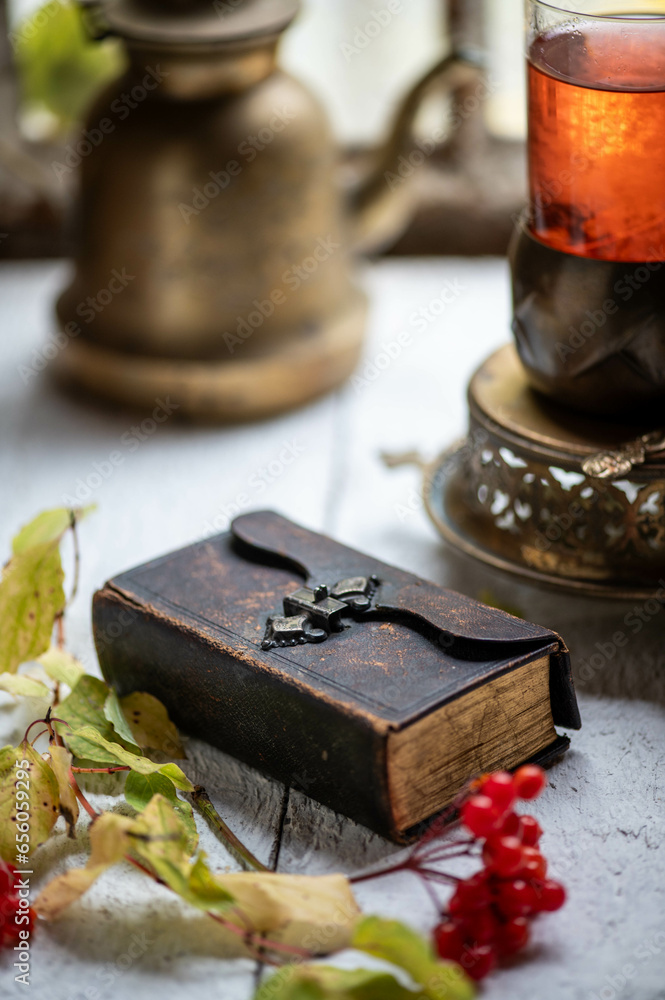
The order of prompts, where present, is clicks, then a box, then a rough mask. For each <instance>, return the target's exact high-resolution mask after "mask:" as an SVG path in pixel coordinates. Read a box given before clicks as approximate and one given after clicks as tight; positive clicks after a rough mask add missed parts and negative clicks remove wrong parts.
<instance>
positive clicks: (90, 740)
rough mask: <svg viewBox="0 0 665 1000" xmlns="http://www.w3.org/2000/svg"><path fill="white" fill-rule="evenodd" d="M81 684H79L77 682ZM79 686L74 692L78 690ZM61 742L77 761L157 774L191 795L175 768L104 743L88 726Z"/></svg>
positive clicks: (191, 788)
mask: <svg viewBox="0 0 665 1000" xmlns="http://www.w3.org/2000/svg"><path fill="white" fill-rule="evenodd" d="M81 683H82V682H81ZM78 687H80V683H79V685H77V687H76V688H75V691H76V690H78ZM64 738H65V741H66V743H67V746H68V747H69V749H70V750H71V751H72V753H74V754H75V755H76V756H77V757H84V758H85V759H86V760H94V761H97V762H98V763H100V764H125V765H127V766H128V767H130V768H131V769H132V771H137V772H138V773H139V774H155V773H156V772H159V773H160V774H163V775H165V776H166V777H167V778H170V780H171V781H172V782H173V784H174V785H175V786H176V788H179V789H180V790H181V791H183V792H193V791H194V785H193V784H192V783H191V781H190V780H189V778H188V777H187V776H186V775H185V774H184V773H183V771H182V770H181V769H180V768H179V767H178V765H177V764H158V763H156V762H155V761H154V760H150V759H149V758H148V757H139V756H137V755H136V754H135V753H132V751H131V750H127V749H125V747H123V746H121V745H120V744H119V743H112V742H110V741H109V740H107V739H105V738H104V737H103V736H102V735H101V734H100V733H99V732H98V731H97V730H96V729H94V728H93V727H92V726H81V728H80V729H75V730H73V731H72V732H69V731H65V732H64Z"/></svg>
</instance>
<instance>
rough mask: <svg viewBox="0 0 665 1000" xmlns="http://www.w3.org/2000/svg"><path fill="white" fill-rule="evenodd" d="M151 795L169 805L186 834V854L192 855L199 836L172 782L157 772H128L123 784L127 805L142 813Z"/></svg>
mask: <svg viewBox="0 0 665 1000" xmlns="http://www.w3.org/2000/svg"><path fill="white" fill-rule="evenodd" d="M153 795H162V796H163V797H164V798H165V799H166V800H167V801H168V802H170V803H171V805H172V806H173V808H174V809H175V811H176V813H177V814H178V816H179V818H180V821H181V822H182V824H183V826H184V827H185V830H186V832H187V845H186V849H187V853H188V854H189V855H191V854H193V853H194V851H195V850H196V848H197V846H198V841H199V835H198V831H197V829H196V820H195V819H194V812H193V810H192V807H191V806H190V804H189V802H184V801H183V800H182V799H180V798H178V796H177V795H176V790H175V787H174V785H173V782H172V781H171V779H170V778H167V777H166V776H165V775H163V774H160V773H159V772H156V773H155V774H137V772H136V771H130V772H129V774H128V775H127V781H126V783H125V799H126V800H127V802H128V803H129V805H130V806H132V807H133V808H134V809H136V810H137V811H138V812H142V811H143V810H144V809H145V808H146V806H147V805H148V804H149V802H150V800H151V799H152V797H153Z"/></svg>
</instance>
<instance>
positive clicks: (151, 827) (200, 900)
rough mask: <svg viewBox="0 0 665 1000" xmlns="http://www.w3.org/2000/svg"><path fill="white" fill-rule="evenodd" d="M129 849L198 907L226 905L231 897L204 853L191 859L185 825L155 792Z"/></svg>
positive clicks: (139, 822) (170, 886)
mask: <svg viewBox="0 0 665 1000" xmlns="http://www.w3.org/2000/svg"><path fill="white" fill-rule="evenodd" d="M132 849H133V852H134V854H136V855H137V856H138V857H139V858H140V859H141V860H142V861H144V862H146V863H147V864H148V865H149V867H150V868H151V869H152V870H153V871H154V872H155V874H156V875H158V876H159V878H160V879H161V880H162V881H163V882H165V883H166V885H168V886H169V888H170V889H172V890H173V891H174V892H176V893H177V894H178V895H179V896H181V897H182V898H183V899H185V900H186V901H187V902H188V903H191V904H192V905H193V906H196V907H197V908H198V909H201V910H211V909H212V910H218V909H220V908H221V909H227V908H228V906H229V904H231V903H233V902H234V897H233V896H232V895H231V893H230V892H229V891H228V889H226V888H224V886H222V885H221V884H220V883H219V881H217V879H216V878H215V876H214V875H213V874H212V872H211V871H210V870H209V868H208V866H207V863H206V858H205V854H203V852H200V853H199V855H198V857H197V858H196V860H195V862H194V863H192V862H191V861H190V860H189V858H190V855H189V853H188V837H187V830H186V829H185V826H184V824H183V822H182V820H181V819H180V817H179V816H178V814H177V813H176V811H175V810H174V808H173V806H172V805H171V803H170V802H169V801H168V800H167V799H165V798H164V797H163V796H162V795H155V796H153V798H152V799H151V800H150V802H149V803H148V805H147V806H146V807H145V809H144V811H143V812H142V814H141V815H140V817H139V818H138V820H137V821H136V823H135V825H134V827H133V830H132Z"/></svg>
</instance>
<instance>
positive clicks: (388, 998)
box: [254, 965, 425, 1000]
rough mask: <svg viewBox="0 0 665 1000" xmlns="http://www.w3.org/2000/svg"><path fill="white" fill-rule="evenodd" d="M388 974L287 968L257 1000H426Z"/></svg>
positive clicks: (265, 985)
mask: <svg viewBox="0 0 665 1000" xmlns="http://www.w3.org/2000/svg"><path fill="white" fill-rule="evenodd" d="M424 996H425V994H423V993H421V992H417V993H413V992H412V991H411V990H409V989H407V988H406V986H402V984H401V983H398V982H397V980H396V979H395V977H394V976H392V975H391V974H390V973H389V972H376V971H371V970H368V969H353V970H350V971H348V970H346V969H335V968H332V967H331V966H327V965H286V966H284V967H283V968H281V969H279V971H278V972H276V973H275V974H274V975H273V976H271V977H270V979H266V980H265V982H264V983H262V985H261V986H260V987H259V989H258V990H257V992H256V993H255V995H254V1000H424Z"/></svg>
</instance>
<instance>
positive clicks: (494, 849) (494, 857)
mask: <svg viewBox="0 0 665 1000" xmlns="http://www.w3.org/2000/svg"><path fill="white" fill-rule="evenodd" d="M483 861H484V862H485V864H486V865H488V867H490V868H491V869H492V871H495V872H496V873H497V875H503V876H505V877H509V876H511V875H516V874H517V872H518V871H520V869H521V868H522V867H523V865H524V848H523V847H522V842H521V841H519V840H518V839H517V837H500V836H497V835H496V834H495V835H494V836H492V837H490V838H489V839H488V840H487V841H486V843H485V846H484V848H483Z"/></svg>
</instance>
